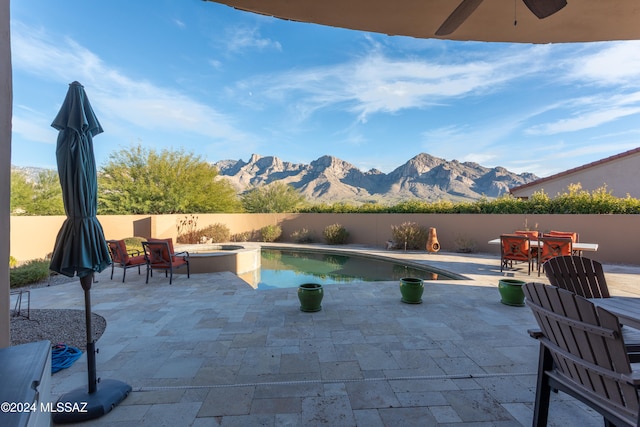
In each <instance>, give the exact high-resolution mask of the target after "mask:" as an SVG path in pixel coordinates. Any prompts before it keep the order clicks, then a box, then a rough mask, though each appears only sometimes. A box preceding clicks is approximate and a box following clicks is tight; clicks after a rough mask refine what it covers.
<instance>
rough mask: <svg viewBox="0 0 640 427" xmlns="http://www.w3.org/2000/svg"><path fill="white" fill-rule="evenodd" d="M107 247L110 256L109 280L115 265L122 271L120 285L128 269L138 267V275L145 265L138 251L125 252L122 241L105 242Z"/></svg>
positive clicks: (142, 256)
mask: <svg viewBox="0 0 640 427" xmlns="http://www.w3.org/2000/svg"><path fill="white" fill-rule="evenodd" d="M107 246H108V247H109V253H110V254H111V280H113V270H114V267H115V266H116V265H117V266H118V267H120V268H122V269H123V272H122V283H124V278H125V276H126V275H127V269H128V268H133V267H138V274H140V267H141V266H143V265H145V264H146V263H147V261H146V260H145V258H144V255H143V254H141V253H140V251H136V250H127V245H126V243H125V241H124V240H107Z"/></svg>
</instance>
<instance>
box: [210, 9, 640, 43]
mask: <svg viewBox="0 0 640 427" xmlns="http://www.w3.org/2000/svg"><path fill="white" fill-rule="evenodd" d="M208 1H213V2H215V3H222V4H226V5H228V6H232V7H234V8H237V9H240V10H245V11H249V12H255V13H259V14H263V15H269V16H275V17H277V18H282V19H288V20H292V21H300V22H310V23H316V24H322V25H328V26H333V27H342V28H350V29H354V30H361V31H370V32H376V33H384V34H389V35H403V36H411V37H417V38H436V39H438V38H440V39H448V40H476V41H487V42H522V43H563V42H588V41H606V40H637V39H640V25H639V23H640V1H638V0H567V1H568V4H567V5H566V6H565V7H564V8H563V9H562V10H560V11H559V12H557V13H555V14H553V15H551V16H550V17H548V18H545V19H538V18H537V17H536V16H535V15H534V14H533V13H532V12H531V11H529V9H527V7H526V6H525V4H524V2H523V1H522V0H513V1H508V0H484V1H482V2H481V4H480V5H479V6H478V8H477V9H476V10H475V11H474V12H473V13H472V14H471V16H469V18H468V19H467V20H466V21H464V22H463V23H462V25H460V27H458V29H457V30H455V31H454V32H453V33H451V34H449V35H446V36H442V37H438V36H436V35H435V32H436V30H437V29H438V28H439V27H440V25H442V23H443V22H444V21H445V19H446V18H447V17H448V16H449V15H450V14H451V13H452V12H453V10H454V9H455V8H456V7H457V6H458V5H459V4H460V1H461V0H322V1H319V0H208ZM514 16H515V18H516V19H517V25H515V26H514Z"/></svg>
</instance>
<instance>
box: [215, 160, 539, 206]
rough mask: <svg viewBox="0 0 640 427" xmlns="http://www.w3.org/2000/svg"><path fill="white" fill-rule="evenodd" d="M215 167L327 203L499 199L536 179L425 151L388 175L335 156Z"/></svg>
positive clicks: (242, 182) (241, 182)
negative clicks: (303, 162)
mask: <svg viewBox="0 0 640 427" xmlns="http://www.w3.org/2000/svg"><path fill="white" fill-rule="evenodd" d="M214 165H215V166H216V167H217V168H218V170H219V172H220V176H221V177H224V178H226V179H228V180H229V181H230V182H231V183H232V184H233V185H234V186H235V187H236V189H237V190H238V191H239V192H242V191H245V190H247V189H250V188H253V187H259V186H261V185H266V184H270V183H272V182H276V181H279V182H282V183H285V184H289V185H291V186H292V187H294V188H295V189H296V190H298V191H299V192H301V193H302V194H303V195H304V196H305V197H306V198H307V199H308V200H312V201H314V202H327V203H334V202H352V203H366V202H373V203H376V202H377V203H397V202H400V201H403V200H408V199H416V198H417V199H420V200H424V201H432V202H433V201H438V200H450V201H453V202H460V201H475V200H478V199H480V198H481V197H487V198H490V199H492V198H496V197H499V196H501V195H503V194H505V193H507V192H508V191H509V188H511V187H515V186H518V185H522V184H526V183H528V182H531V181H534V180H536V179H538V177H537V176H535V175H534V174H531V173H527V172H525V173H522V174H516V173H514V172H510V171H508V170H507V169H505V168H503V167H495V168H487V167H484V166H481V165H479V164H477V163H473V162H462V163H461V162H459V161H457V160H452V161H447V160H444V159H441V158H438V157H434V156H431V155H429V154H426V153H421V154H418V155H417V156H415V157H413V158H412V159H410V160H409V161H407V162H406V163H405V164H403V165H401V166H399V167H398V168H396V169H395V170H393V171H392V172H390V173H388V174H386V173H383V172H381V171H379V170H377V169H371V170H369V171H366V172H362V171H361V170H360V169H358V168H357V167H355V166H354V165H352V164H350V163H348V162H345V161H344V160H340V159H338V158H336V157H333V156H322V157H320V158H318V159H317V160H314V161H312V162H311V163H310V164H302V163H290V162H285V161H282V160H281V159H279V158H278V157H274V156H259V155H257V154H253V155H252V156H251V158H250V159H249V161H248V162H244V161H242V160H222V161H218V162H216V163H214Z"/></svg>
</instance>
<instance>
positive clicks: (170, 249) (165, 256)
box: [148, 237, 174, 260]
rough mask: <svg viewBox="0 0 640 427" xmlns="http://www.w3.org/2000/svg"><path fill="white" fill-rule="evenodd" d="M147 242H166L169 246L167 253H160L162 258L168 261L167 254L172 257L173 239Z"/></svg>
mask: <svg viewBox="0 0 640 427" xmlns="http://www.w3.org/2000/svg"><path fill="white" fill-rule="evenodd" d="M148 241H149V242H167V243H168V244H169V253H167V252H166V251H162V258H165V259H167V260H168V259H169V254H171V255H173V254H174V251H173V239H172V238H171V237H169V238H167V239H149V240H148Z"/></svg>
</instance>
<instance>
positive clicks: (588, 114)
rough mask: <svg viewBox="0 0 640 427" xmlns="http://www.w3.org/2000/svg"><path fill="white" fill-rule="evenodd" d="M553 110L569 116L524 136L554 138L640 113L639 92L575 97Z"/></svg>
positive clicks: (533, 128)
mask: <svg viewBox="0 0 640 427" xmlns="http://www.w3.org/2000/svg"><path fill="white" fill-rule="evenodd" d="M556 107H558V108H560V107H563V108H567V109H570V110H571V111H570V112H569V114H570V115H571V117H569V118H562V119H559V120H555V121H553V122H550V123H546V124H543V125H537V126H532V127H531V128H529V129H528V130H527V133H529V134H533V135H553V134H558V133H563V132H575V131H579V130H583V129H590V128H595V127H597V126H600V125H602V124H605V123H609V122H613V121H615V120H618V119H620V118H623V117H627V116H631V115H637V114H640V92H633V93H629V94H622V95H611V94H610V93H602V94H599V95H594V96H590V97H584V98H578V99H575V100H573V101H572V102H571V103H569V102H566V103H564V104H562V105H557V106H556Z"/></svg>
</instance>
